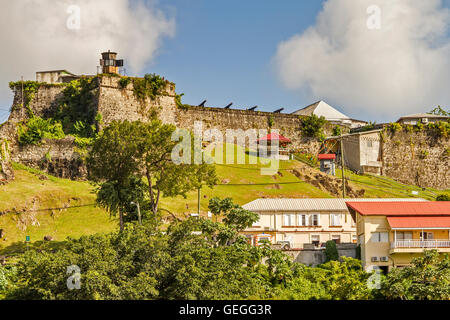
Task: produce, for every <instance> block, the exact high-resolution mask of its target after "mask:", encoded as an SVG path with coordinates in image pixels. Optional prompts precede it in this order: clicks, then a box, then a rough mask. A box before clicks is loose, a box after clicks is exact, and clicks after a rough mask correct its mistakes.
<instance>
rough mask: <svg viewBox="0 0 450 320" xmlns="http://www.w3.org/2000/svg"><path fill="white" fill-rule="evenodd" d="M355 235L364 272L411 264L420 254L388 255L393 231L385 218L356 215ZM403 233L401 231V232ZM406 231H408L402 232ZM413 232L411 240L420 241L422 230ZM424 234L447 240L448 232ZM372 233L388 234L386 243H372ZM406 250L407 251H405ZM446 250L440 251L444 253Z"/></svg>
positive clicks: (435, 231) (439, 231)
mask: <svg viewBox="0 0 450 320" xmlns="http://www.w3.org/2000/svg"><path fill="white" fill-rule="evenodd" d="M356 222H357V223H356V224H357V235H358V239H362V242H361V261H362V263H363V267H364V269H365V270H368V271H370V270H372V268H373V266H388V267H389V268H392V267H394V266H403V265H408V264H410V263H411V260H412V259H413V258H414V257H419V256H420V255H421V254H422V253H419V252H415V253H414V252H412V251H413V250H416V251H417V250H419V251H420V250H422V249H420V248H417V249H412V250H409V251H411V252H395V253H390V248H391V242H392V241H394V231H393V230H391V228H390V226H389V223H388V221H387V219H386V217H385V216H361V215H360V214H357V215H356ZM402 231H403V230H402ZM404 231H408V230H404ZM411 231H412V232H413V239H416V240H419V239H420V232H421V231H422V230H411ZM424 231H426V232H433V233H434V239H449V231H448V230H427V229H424ZM373 232H389V241H388V242H372V241H371V237H372V233H373ZM406 250H408V249H406ZM447 250H448V248H443V249H441V251H442V252H446V251H447ZM383 256H387V257H389V259H388V261H387V262H372V261H371V259H372V257H383Z"/></svg>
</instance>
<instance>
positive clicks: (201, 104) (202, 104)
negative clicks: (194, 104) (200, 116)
mask: <svg viewBox="0 0 450 320" xmlns="http://www.w3.org/2000/svg"><path fill="white" fill-rule="evenodd" d="M205 103H206V100H204V101H203V102H202V103H200V104H199V105H198V106H199V107H204V106H205Z"/></svg>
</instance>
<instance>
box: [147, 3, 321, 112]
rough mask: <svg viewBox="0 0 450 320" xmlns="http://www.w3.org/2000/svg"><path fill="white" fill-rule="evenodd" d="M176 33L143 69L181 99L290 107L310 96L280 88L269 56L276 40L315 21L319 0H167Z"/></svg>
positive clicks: (210, 103)
mask: <svg viewBox="0 0 450 320" xmlns="http://www.w3.org/2000/svg"><path fill="white" fill-rule="evenodd" d="M161 4H162V5H163V6H165V7H172V8H175V10H176V11H175V15H176V35H175V37H174V38H172V39H165V40H164V42H163V45H162V46H161V48H160V51H159V54H158V56H157V58H156V60H155V61H154V62H153V63H151V64H150V65H148V66H147V67H146V70H145V71H146V72H150V73H153V72H154V73H157V74H161V75H163V76H165V77H166V78H167V79H169V80H171V81H173V82H175V83H176V85H177V92H179V93H185V96H184V97H183V102H185V103H188V104H193V105H195V104H199V103H200V102H202V101H203V100H204V99H207V100H208V102H207V104H206V105H207V106H214V107H223V106H225V105H227V104H228V103H230V102H233V107H235V108H248V107H252V106H255V105H258V106H260V110H265V111H273V110H275V109H278V108H280V107H285V111H294V110H295V109H296V108H299V107H302V106H306V105H307V104H309V103H311V102H314V101H309V100H308V101H302V100H301V97H300V95H299V94H298V93H296V92H294V91H290V90H286V89H284V88H283V86H282V85H281V83H280V82H279V80H278V78H277V75H276V72H275V67H274V65H273V57H274V56H275V54H276V49H277V45H278V44H279V43H280V42H281V41H283V40H286V39H288V38H289V37H291V36H292V35H294V34H296V33H299V32H301V31H302V30H304V29H305V28H307V27H308V26H309V25H311V24H313V23H314V20H315V17H316V15H317V13H318V12H319V11H320V9H321V6H322V1H318V0H304V1H258V0H246V1H237V0H229V1H205V0H169V1H164V2H161Z"/></svg>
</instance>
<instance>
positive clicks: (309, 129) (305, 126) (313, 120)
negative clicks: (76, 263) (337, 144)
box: [301, 114, 327, 139]
mask: <svg viewBox="0 0 450 320" xmlns="http://www.w3.org/2000/svg"><path fill="white" fill-rule="evenodd" d="M326 122H327V121H326V120H325V118H324V117H323V116H320V117H318V116H316V115H315V114H312V115H310V116H309V117H304V118H302V119H301V130H302V133H303V134H304V135H305V136H307V137H313V138H319V139H322V138H324V133H323V130H322V128H323V126H324V125H325V123H326Z"/></svg>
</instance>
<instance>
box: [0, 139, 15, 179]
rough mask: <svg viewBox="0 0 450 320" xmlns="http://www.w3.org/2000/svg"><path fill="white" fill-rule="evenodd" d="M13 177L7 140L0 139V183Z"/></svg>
mask: <svg viewBox="0 0 450 320" xmlns="http://www.w3.org/2000/svg"><path fill="white" fill-rule="evenodd" d="M13 179H14V170H13V169H12V166H11V161H10V150H9V142H8V140H6V139H0V184H2V183H6V182H8V181H11V180H13Z"/></svg>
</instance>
